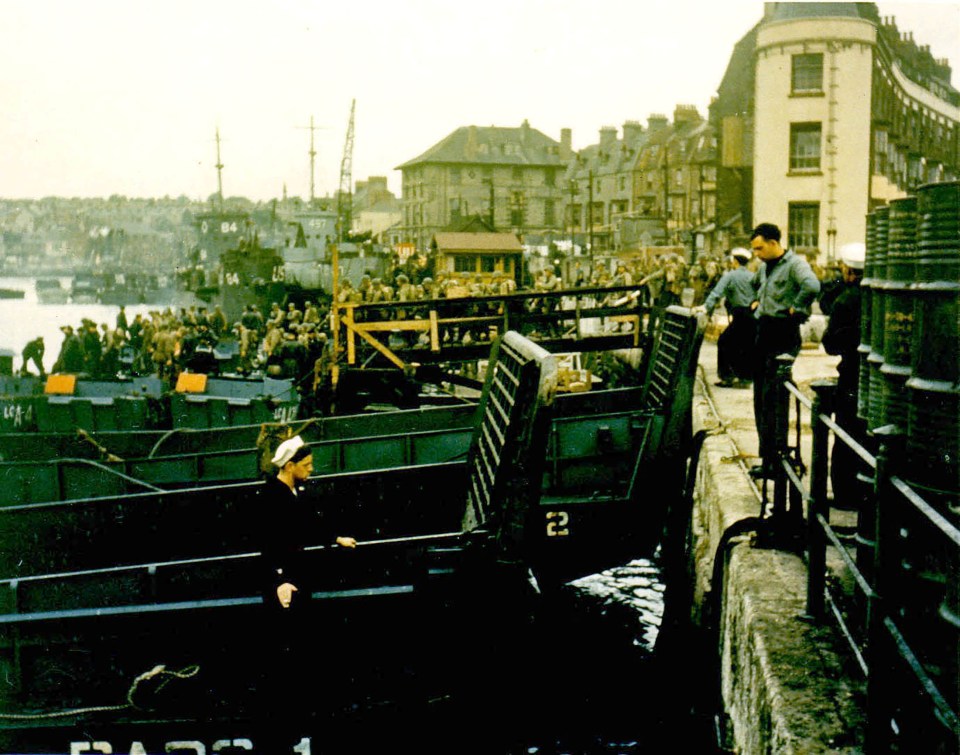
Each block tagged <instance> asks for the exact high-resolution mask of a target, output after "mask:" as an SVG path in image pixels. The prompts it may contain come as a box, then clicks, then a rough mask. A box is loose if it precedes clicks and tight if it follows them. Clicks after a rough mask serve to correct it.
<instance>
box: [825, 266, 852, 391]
mask: <svg viewBox="0 0 960 755" xmlns="http://www.w3.org/2000/svg"><path fill="white" fill-rule="evenodd" d="M860 307H861V303H860V284H859V283H846V284H844V286H843V290H842V291H841V292H840V295H839V296H837V297H836V299H835V300H834V303H833V308H832V310H831V314H830V319H829V320H828V321H827V327H826V330H824V331H823V337H822V338H821V343H823V349H824V351H826V352H827V353H828V354H833V355H838V356H839V357H840V364H838V365H837V374H838V380H837V388H838V390H839V391H840V393H841V395H843V396H846V397H849V396H855V395H856V393H857V384H858V380H859V373H860V355H859V354H858V353H857V347H858V346H859V345H860Z"/></svg>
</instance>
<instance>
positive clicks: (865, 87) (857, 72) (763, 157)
mask: <svg viewBox="0 0 960 755" xmlns="http://www.w3.org/2000/svg"><path fill="white" fill-rule="evenodd" d="M711 115H712V116H713V118H714V123H715V125H717V127H718V130H719V132H720V135H721V145H720V155H721V167H720V175H719V181H720V194H721V196H724V197H725V200H724V204H723V205H722V206H721V210H722V212H723V215H722V216H721V221H724V220H726V219H727V217H724V216H732V215H733V214H734V210H737V208H738V205H739V208H740V209H739V212H740V213H741V224H742V228H743V230H746V229H748V228H749V227H750V226H751V225H752V224H753V223H755V222H759V221H769V222H775V223H778V224H779V225H780V226H781V227H782V228H784V229H785V231H786V235H787V238H786V243H788V244H789V245H790V246H791V247H792V248H794V249H797V250H800V251H803V252H805V253H807V254H808V255H809V256H811V257H815V258H817V259H818V260H819V261H821V262H831V261H832V260H834V259H835V258H836V253H837V250H838V249H839V248H840V246H842V245H843V244H845V243H848V242H851V241H863V240H864V237H865V228H866V215H867V213H868V212H869V211H871V210H872V209H873V208H874V207H876V206H877V205H880V204H883V203H885V202H888V201H890V200H891V199H895V198H897V197H902V196H906V195H907V194H908V193H910V192H912V191H913V190H914V189H916V187H917V186H919V185H921V184H923V183H928V182H933V181H942V180H952V179H955V178H956V177H957V176H958V175H960V92H958V91H957V90H956V89H955V88H953V87H952V86H951V84H950V67H949V64H948V62H947V61H946V60H935V59H934V58H933V56H932V55H931V54H930V50H929V47H925V46H918V45H917V44H916V43H915V42H914V40H913V35H912V34H903V33H901V32H900V31H899V30H898V29H897V26H896V23H895V21H894V20H893V19H892V18H883V19H882V18H881V17H880V15H879V12H878V10H877V7H876V5H875V4H873V3H766V4H765V10H764V16H763V19H762V20H761V21H760V22H759V23H758V24H757V26H756V27H754V28H753V29H752V30H751V31H750V32H749V33H748V34H747V35H746V36H745V37H744V38H743V39H742V40H741V41H740V43H739V44H738V45H737V47H736V48H735V50H734V53H733V56H732V57H731V59H730V64H729V65H728V68H727V72H726V74H725V76H724V80H723V82H722V83H721V86H720V89H719V96H718V98H717V101H716V102H715V103H714V105H713V107H712V108H711ZM748 197H749V199H748ZM748 205H749V208H750V210H749V214H744V211H745V209H746V207H747V206H748Z"/></svg>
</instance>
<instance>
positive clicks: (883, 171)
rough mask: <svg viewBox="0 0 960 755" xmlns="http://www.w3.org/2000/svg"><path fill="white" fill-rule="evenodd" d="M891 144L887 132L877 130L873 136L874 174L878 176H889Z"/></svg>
mask: <svg viewBox="0 0 960 755" xmlns="http://www.w3.org/2000/svg"><path fill="white" fill-rule="evenodd" d="M889 149H890V142H889V140H888V138H887V132H886V131H884V130H883V129H877V130H876V131H875V132H874V134H873V172H874V173H875V174H876V175H878V176H886V175H887V153H888V151H889Z"/></svg>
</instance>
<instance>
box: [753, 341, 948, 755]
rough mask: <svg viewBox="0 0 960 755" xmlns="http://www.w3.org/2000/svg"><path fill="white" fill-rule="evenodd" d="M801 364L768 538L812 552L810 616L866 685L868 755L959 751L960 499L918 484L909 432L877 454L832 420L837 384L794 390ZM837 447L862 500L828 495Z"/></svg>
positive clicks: (783, 384) (782, 379) (779, 425)
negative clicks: (835, 635) (833, 633)
mask: <svg viewBox="0 0 960 755" xmlns="http://www.w3.org/2000/svg"><path fill="white" fill-rule="evenodd" d="M792 364H793V357H790V356H787V355H784V356H781V357H780V365H779V375H778V380H777V390H778V399H777V416H776V430H777V436H776V437H777V441H776V442H777V447H776V450H777V463H776V465H775V470H774V475H773V478H772V480H771V481H772V485H773V500H772V501H769V500H768V498H767V484H766V483H764V484H763V511H765V512H766V513H767V516H766V517H765V518H764V521H765V523H766V525H767V526H766V527H765V528H764V530H763V533H762V537H763V538H765V539H767V541H768V542H769V543H770V544H772V545H775V546H794V547H797V550H801V551H803V552H805V554H806V558H807V566H808V582H807V611H808V614H809V618H810V619H811V620H812V621H814V622H817V623H822V624H831V625H833V626H834V627H835V628H836V629H837V630H838V631H839V634H840V635H841V636H842V637H843V638H844V640H845V641H846V643H847V645H848V646H849V649H850V651H851V653H852V655H853V657H854V658H855V659H856V662H857V664H858V665H859V667H860V669H861V670H862V672H863V674H864V677H865V681H866V711H867V731H866V749H867V751H868V752H870V753H884V752H898V753H919V752H925V753H926V752H929V753H935V752H936V753H939V752H943V753H947V752H957V751H958V750H960V673H958V666H960V585H958V583H960V526H958V525H960V506H958V497H960V496H958V493H957V491H956V490H954V491H944V490H938V489H935V488H930V487H927V486H925V485H922V484H918V483H917V482H916V481H914V480H913V478H912V477H911V475H912V470H911V469H910V467H909V460H908V459H907V454H906V449H905V434H904V429H903V428H899V427H897V426H895V425H887V426H884V427H880V428H876V429H874V430H872V432H871V438H872V440H871V442H872V443H876V445H877V453H876V455H874V454H872V453H871V452H870V451H868V450H867V449H866V448H864V447H863V445H862V444H861V443H859V442H858V441H857V440H856V439H855V438H854V437H853V434H852V433H851V432H849V428H844V427H842V426H841V425H839V424H838V423H837V422H836V421H835V419H834V417H833V414H834V407H835V402H836V383H835V382H834V381H818V382H816V383H814V384H812V385H811V389H812V390H813V392H814V398H813V399H812V400H810V399H809V398H807V396H806V395H804V393H803V392H801V390H800V389H799V388H798V387H797V386H796V385H795V384H794V383H793V382H792V380H791V378H790V372H791V367H792ZM791 407H793V408H792V409H791ZM804 413H806V415H807V416H806V417H804ZM805 425H807V426H809V428H810V435H809V447H808V449H803V448H802V447H801V444H802V443H803V442H805V441H804V438H803V434H802V433H801V427H803V426H805ZM792 430H795V431H796V432H795V436H794V437H793V438H791V434H792V433H791V431H792ZM831 442H832V443H833V444H838V443H842V444H845V445H846V446H847V448H849V449H850V451H851V452H852V453H853V454H854V455H855V457H856V459H857V462H856V464H854V465H852V466H858V467H860V472H859V474H860V482H861V483H862V484H863V485H864V488H865V490H866V491H867V494H866V496H865V500H864V501H863V502H859V503H855V504H853V505H851V504H852V503H853V502H850V501H835V500H832V498H831V497H830V496H829V494H828V493H829V490H830V488H829V487H828V480H830V479H831V468H830V465H831ZM804 459H808V460H809V465H810V469H809V472H810V474H809V478H807V475H806V471H807V470H806V468H805V463H804ZM838 471H843V472H844V473H846V474H857V470H856V469H853V468H851V469H846V470H838ZM805 478H807V479H805ZM908 479H910V480H911V482H908V481H907V480H908ZM838 504H839V506H838ZM842 509H848V510H849V511H850V513H843V512H842ZM831 512H838V513H837V516H836V521H834V518H833V517H832V516H831ZM844 519H845V520H846V521H844ZM852 522H855V524H852Z"/></svg>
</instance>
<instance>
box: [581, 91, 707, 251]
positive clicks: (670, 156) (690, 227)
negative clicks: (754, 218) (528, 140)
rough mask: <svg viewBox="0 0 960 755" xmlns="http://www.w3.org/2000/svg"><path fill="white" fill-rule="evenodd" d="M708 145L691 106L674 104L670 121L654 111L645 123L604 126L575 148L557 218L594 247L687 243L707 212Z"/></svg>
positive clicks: (703, 224) (614, 248)
mask: <svg viewBox="0 0 960 755" xmlns="http://www.w3.org/2000/svg"><path fill="white" fill-rule="evenodd" d="M715 157H716V144H715V139H714V136H713V130H712V128H711V126H710V125H709V124H708V123H707V122H706V121H704V120H703V118H702V117H701V116H700V114H699V113H698V112H697V110H696V108H695V107H692V106H689V105H678V106H677V108H676V109H675V111H674V120H673V123H672V124H671V123H670V122H669V121H668V120H667V118H666V116H663V115H659V114H654V115H651V116H650V117H649V118H648V120H647V128H646V129H644V128H643V126H642V125H641V124H640V123H638V122H637V121H627V122H626V123H624V124H623V136H622V138H621V139H619V140H618V139H617V130H616V128H614V127H612V126H605V127H604V128H602V129H600V141H599V143H598V144H594V145H591V146H588V147H585V148H583V149H582V150H579V151H578V152H577V154H576V155H575V157H574V158H573V159H572V160H571V162H570V164H569V166H568V168H567V173H566V176H565V179H564V180H565V182H566V184H567V189H568V195H567V198H566V200H567V201H566V211H565V213H564V217H565V222H566V224H567V227H568V228H569V229H571V231H577V232H578V233H577V234H576V235H577V237H578V238H582V239H583V240H584V241H585V242H586V243H587V244H588V245H592V248H593V249H594V250H595V251H599V252H604V251H619V250H621V249H624V248H631V247H634V246H637V245H639V244H642V243H644V239H645V243H648V244H649V243H675V242H678V241H681V240H686V241H690V242H693V241H694V240H695V239H694V238H693V237H694V234H695V232H696V231H697V229H698V228H706V227H708V226H709V225H712V223H713V220H714V216H715V203H716V198H715V188H716V187H715V181H716V176H715Z"/></svg>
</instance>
